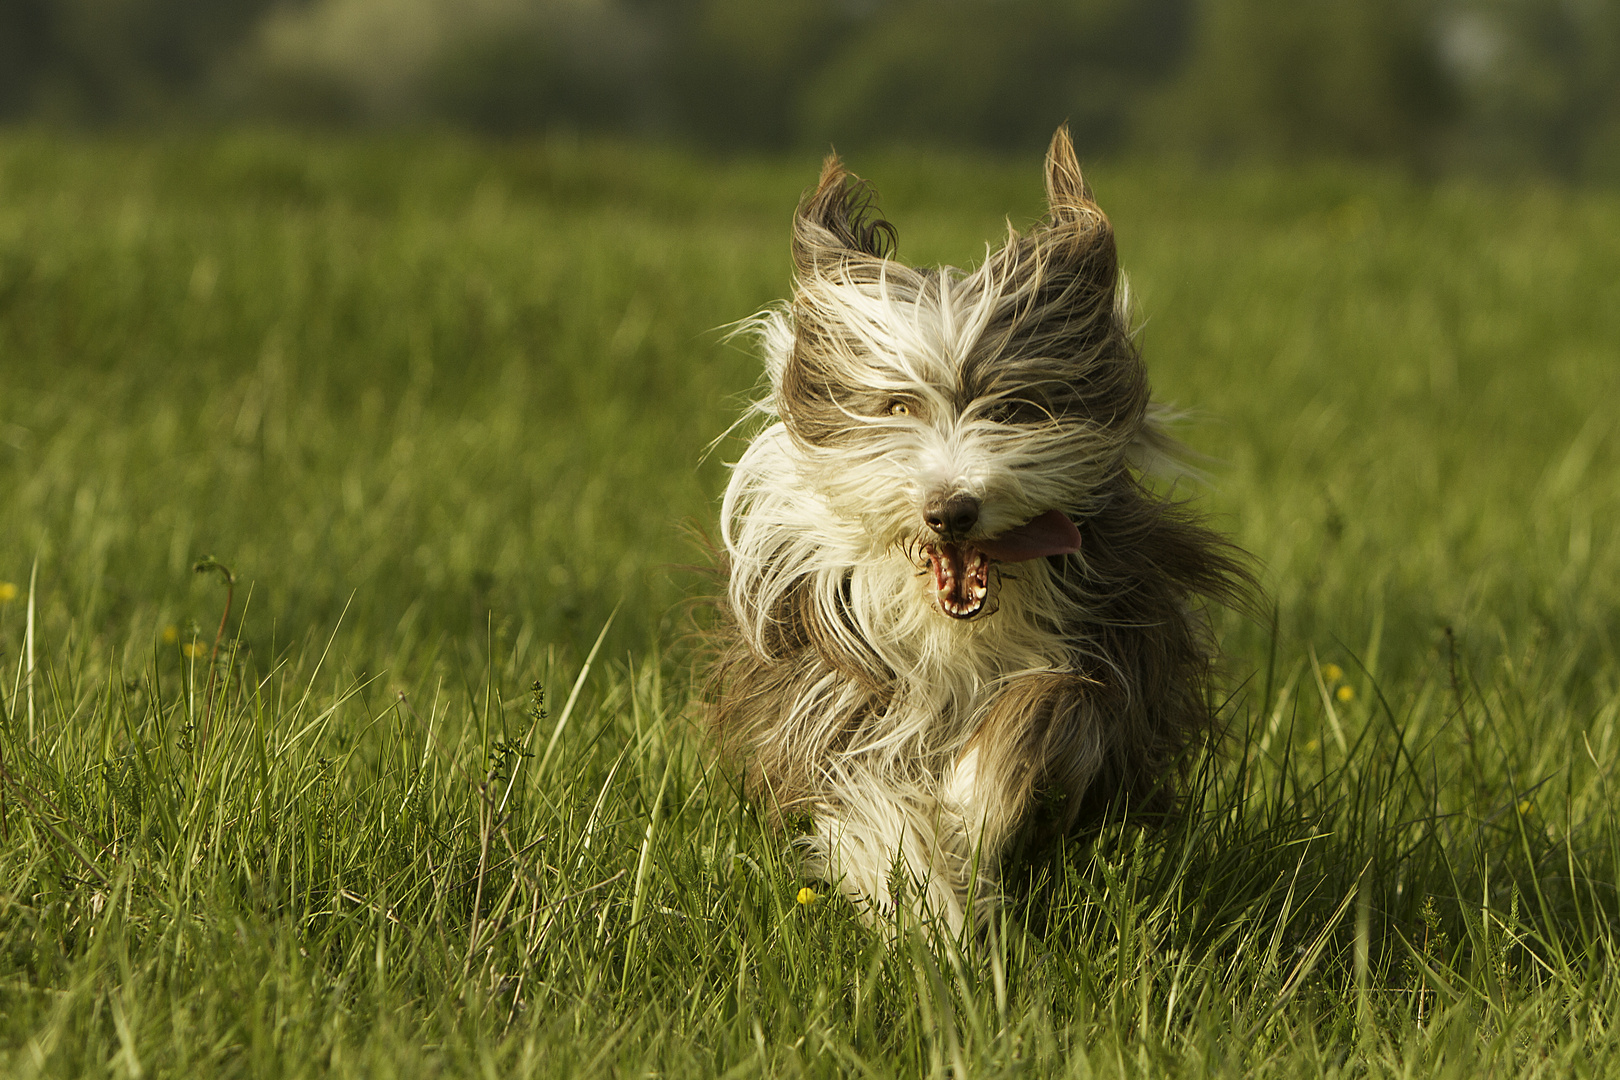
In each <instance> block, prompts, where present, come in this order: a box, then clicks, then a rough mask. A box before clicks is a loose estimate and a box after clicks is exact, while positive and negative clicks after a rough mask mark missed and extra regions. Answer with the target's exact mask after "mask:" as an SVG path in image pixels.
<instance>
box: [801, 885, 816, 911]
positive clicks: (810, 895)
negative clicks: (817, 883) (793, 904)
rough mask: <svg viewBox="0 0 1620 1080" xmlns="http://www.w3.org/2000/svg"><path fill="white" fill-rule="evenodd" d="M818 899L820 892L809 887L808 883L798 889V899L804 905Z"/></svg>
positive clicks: (806, 905) (807, 905)
mask: <svg viewBox="0 0 1620 1080" xmlns="http://www.w3.org/2000/svg"><path fill="white" fill-rule="evenodd" d="M820 899H821V894H820V893H818V892H816V890H814V889H812V888H810V887H809V886H808V885H807V886H805V887H804V888H802V889H800V890H799V896H798V901H799V903H801V904H803V905H804V906H805V907H809V906H810V905H811V904H813V903H815V902H816V901H817V900H820Z"/></svg>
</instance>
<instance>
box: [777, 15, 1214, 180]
mask: <svg viewBox="0 0 1620 1080" xmlns="http://www.w3.org/2000/svg"><path fill="white" fill-rule="evenodd" d="M1188 14H1189V3H1188V2H1187V0H908V2H898V3H891V4H888V5H885V6H883V7H881V8H879V9H878V10H877V11H876V13H875V14H873V15H872V16H871V17H870V18H869V20H868V21H867V22H866V23H865V24H864V25H863V26H861V27H860V32H859V33H857V34H855V35H853V36H852V37H851V38H850V40H849V41H848V43H847V44H846V45H845V47H844V48H843V49H841V50H840V51H839V53H838V54H837V55H836V56H835V57H834V59H833V60H832V61H831V62H830V63H829V64H828V65H827V66H826V67H825V68H823V69H822V71H821V72H820V73H819V74H818V75H817V77H816V79H815V80H814V81H813V82H812V83H811V84H810V85H809V86H808V87H807V88H806V91H805V94H804V98H803V101H802V103H801V113H802V116H803V118H804V121H803V122H804V128H805V131H806V133H807V134H808V135H809V136H810V137H812V138H814V139H816V140H817V141H822V140H831V141H835V142H837V143H838V144H839V145H841V146H842V145H856V144H860V143H874V142H882V143H892V142H895V141H901V142H926V143H944V144H958V145H964V144H966V145H977V146H988V147H1013V146H1017V147H1028V146H1034V145H1040V144H1042V143H1044V141H1045V140H1046V139H1047V138H1050V137H1051V133H1052V129H1053V128H1054V127H1055V126H1056V125H1057V124H1058V123H1060V122H1062V121H1064V120H1068V121H1069V122H1070V124H1071V127H1072V129H1073V133H1074V137H1075V141H1076V143H1077V144H1078V145H1079V146H1080V147H1081V148H1082V150H1088V149H1089V150H1098V149H1111V148H1116V147H1119V146H1121V145H1123V144H1124V143H1125V141H1126V140H1127V138H1128V137H1129V135H1130V130H1131V114H1132V107H1133V105H1134V103H1135V101H1136V99H1137V98H1138V97H1140V96H1141V94H1142V93H1143V92H1144V91H1145V90H1146V89H1148V88H1149V87H1152V86H1153V85H1155V83H1157V82H1158V81H1160V80H1162V79H1163V78H1165V77H1166V75H1168V74H1169V73H1170V72H1172V71H1173V70H1174V69H1175V65H1176V62H1177V60H1178V59H1179V57H1180V54H1181V52H1182V49H1183V46H1184V42H1185V38H1186V31H1187V26H1188Z"/></svg>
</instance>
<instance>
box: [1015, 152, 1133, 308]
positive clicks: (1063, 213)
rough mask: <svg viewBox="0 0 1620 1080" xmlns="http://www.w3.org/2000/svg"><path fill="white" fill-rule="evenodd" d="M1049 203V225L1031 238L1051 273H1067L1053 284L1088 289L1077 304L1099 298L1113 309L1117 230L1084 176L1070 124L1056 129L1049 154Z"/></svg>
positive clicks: (1116, 270) (1056, 278)
mask: <svg viewBox="0 0 1620 1080" xmlns="http://www.w3.org/2000/svg"><path fill="white" fill-rule="evenodd" d="M1046 201H1047V206H1048V212H1047V216H1046V220H1045V221H1044V222H1042V224H1041V225H1040V227H1039V228H1037V229H1036V230H1035V232H1034V234H1033V237H1032V238H1033V239H1034V240H1035V242H1036V246H1037V248H1038V249H1040V251H1041V253H1042V256H1043V258H1042V261H1043V262H1045V263H1046V264H1047V265H1046V267H1045V270H1046V272H1051V271H1054V270H1057V269H1058V268H1062V271H1061V272H1059V273H1058V274H1057V275H1056V276H1055V278H1054V281H1053V282H1052V284H1054V285H1059V284H1060V283H1061V282H1062V281H1063V280H1064V279H1065V278H1067V279H1068V280H1070V281H1071V282H1084V283H1087V287H1086V288H1084V289H1082V290H1081V292H1080V293H1079V294H1075V298H1076V299H1078V298H1079V297H1080V296H1081V295H1084V296H1087V298H1088V302H1089V301H1092V300H1095V299H1096V298H1098V297H1100V298H1102V299H1103V300H1104V301H1105V306H1106V307H1111V306H1112V303H1113V294H1114V286H1115V283H1116V280H1117V278H1118V276H1119V267H1118V263H1117V261H1116V259H1117V256H1116V252H1115V248H1114V227H1113V225H1111V224H1110V223H1109V221H1108V215H1107V214H1105V213H1103V212H1102V208H1101V207H1099V206H1098V205H1097V203H1096V200H1095V198H1094V197H1093V196H1092V193H1091V185H1090V184H1088V183H1086V180H1085V177H1084V176H1082V175H1081V174H1080V162H1079V160H1078V159H1077V158H1076V157H1075V155H1074V143H1073V141H1072V140H1070V138H1069V125H1068V124H1064V125H1063V126H1062V127H1060V128H1058V129H1057V131H1056V133H1054V134H1053V136H1052V145H1051V147H1050V148H1049V149H1048V150H1047V151H1046ZM1060 287H1061V288H1062V289H1063V290H1064V291H1065V292H1066V293H1068V292H1070V291H1071V290H1072V285H1060Z"/></svg>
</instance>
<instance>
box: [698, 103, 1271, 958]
mask: <svg viewBox="0 0 1620 1080" xmlns="http://www.w3.org/2000/svg"><path fill="white" fill-rule="evenodd" d="M1046 191H1047V199H1048V203H1049V212H1048V214H1047V216H1046V218H1045V219H1043V220H1042V221H1041V222H1040V223H1039V224H1038V225H1036V226H1035V227H1034V228H1033V229H1032V230H1030V231H1029V232H1027V233H1019V232H1017V231H1011V230H1010V231H1009V235H1008V237H1007V240H1006V242H1005V244H1004V245H1003V246H1002V247H1001V248H1000V249H999V250H997V251H994V252H991V253H988V255H987V258H986V259H985V261H984V263H983V264H982V265H980V266H979V267H977V268H976V269H974V270H972V271H967V272H964V271H960V270H956V269H953V268H950V267H939V268H926V269H924V268H913V267H910V266H907V265H905V264H903V263H900V262H898V261H896V260H895V258H894V257H893V254H894V247H895V233H894V230H893V228H892V227H891V226H890V225H889V224H888V223H887V222H885V221H882V220H880V219H878V218H877V217H876V216H875V212H874V208H873V203H872V196H871V193H870V191H869V189H868V188H867V187H866V185H865V184H864V183H863V182H861V181H859V180H858V179H856V178H854V177H852V176H850V174H849V173H847V172H846V171H845V169H844V167H843V165H842V164H841V163H840V161H839V160H838V158H837V157H836V156H832V157H829V158H828V159H827V162H826V165H825V167H824V168H823V170H822V173H821V179H820V182H819V183H818V184H817V186H816V188H815V190H814V191H813V192H812V193H810V194H809V195H807V196H806V197H805V199H804V200H803V202H802V203H801V205H800V207H799V209H798V213H797V215H796V217H795V220H794V226H793V265H794V270H795V287H794V292H793V298H792V300H791V301H790V302H789V303H787V304H784V305H782V306H780V307H777V308H773V309H771V310H768V311H766V312H764V313H762V314H760V315H758V316H756V317H755V319H754V320H752V321H751V323H750V324H749V325H750V327H751V328H752V330H753V331H754V332H755V333H756V334H757V337H758V340H759V342H760V344H761V346H762V351H763V353H764V359H765V366H766V372H767V374H768V376H769V384H770V389H769V392H768V393H767V394H766V395H765V397H764V398H763V400H761V401H759V402H758V403H757V404H756V405H755V406H754V411H755V412H756V413H757V414H758V416H759V417H760V418H761V420H762V423H763V429H762V430H760V431H759V433H758V434H757V435H756V436H755V437H754V439H753V440H752V442H751V444H750V445H749V447H748V449H747V451H746V452H745V453H744V454H743V456H742V459H741V460H740V461H738V462H737V463H736V465H735V467H734V471H733V474H732V477H731V481H730V484H729V486H728V487H727V490H726V494H725V501H724V505H723V510H722V522H721V533H722V537H723V540H724V544H725V559H726V564H727V573H728V577H729V581H728V589H727V594H726V602H725V605H724V606H725V610H726V615H727V618H726V619H725V620H724V630H723V632H722V643H721V644H722V649H721V657H720V660H719V662H718V663H717V665H716V667H715V670H714V692H713V696H714V702H713V710H712V714H711V724H712V728H713V732H714V734H715V736H716V738H717V740H718V741H719V743H720V745H721V746H722V748H723V750H724V751H725V752H727V753H728V754H729V755H731V756H732V757H733V758H734V760H735V761H736V762H737V763H738V764H740V765H741V766H742V768H743V769H744V772H745V776H746V779H747V784H748V787H749V790H750V792H751V793H752V794H753V795H754V796H755V797H757V798H759V799H761V800H762V801H764V802H766V803H768V804H769V805H770V806H771V807H773V808H774V809H775V810H776V811H778V812H780V813H784V814H807V815H808V816H809V817H810V819H811V820H812V822H813V828H812V832H811V833H810V834H809V835H808V836H806V837H804V838H803V839H802V841H801V843H802V844H803V847H804V849H805V854H806V856H807V869H808V870H809V872H811V873H812V874H815V875H819V876H823V877H825V878H826V879H828V880H830V881H835V882H838V883H839V886H840V887H841V888H842V890H843V891H844V892H845V893H846V894H847V895H848V896H849V897H850V898H851V899H852V900H853V901H855V902H856V903H857V904H859V905H862V906H863V907H864V908H865V909H866V910H868V911H870V912H871V913H872V915H873V917H874V918H875V917H876V916H877V915H878V914H879V913H881V912H885V911H888V910H890V909H891V908H892V906H893V904H894V901H895V896H894V895H893V894H892V893H891V883H892V882H893V881H894V878H893V875H892V872H893V871H894V870H896V869H903V871H904V872H905V874H906V875H907V876H908V877H909V878H910V880H911V882H912V886H911V888H910V889H909V890H908V892H909V895H910V897H911V901H910V902H911V903H912V904H914V905H915V906H916V907H917V909H918V910H919V911H921V912H924V913H927V914H930V915H932V916H935V917H939V918H943V919H944V920H945V921H946V923H947V924H948V925H949V926H950V927H951V928H952V929H953V930H960V928H961V927H962V926H964V925H965V924H967V923H969V922H971V921H972V920H973V918H974V917H975V916H978V917H981V918H982V916H983V915H984V914H985V913H986V912H987V911H988V910H990V908H991V906H992V904H993V903H994V899H995V897H996V894H997V888H998V870H999V864H1000V860H1001V857H1002V855H1003V853H1004V851H1005V850H1006V849H1007V847H1008V845H1009V844H1010V843H1011V842H1012V841H1013V840H1014V839H1016V838H1018V837H1019V835H1020V834H1021V833H1024V832H1027V831H1029V830H1031V829H1033V828H1037V827H1040V828H1045V829H1055V830H1058V831H1065V830H1069V829H1071V828H1073V827H1074V826H1075V825H1076V823H1077V821H1078V820H1079V819H1080V818H1081V815H1082V810H1083V808H1085V807H1087V806H1089V805H1095V804H1097V803H1098V802H1099V801H1106V800H1108V799H1111V798H1116V797H1118V798H1123V799H1124V800H1125V805H1127V806H1128V807H1129V808H1130V809H1131V810H1133V811H1135V810H1140V809H1145V808H1150V807H1158V808H1163V807H1165V806H1167V805H1169V804H1170V803H1171V802H1172V801H1173V799H1174V794H1175V788H1176V783H1177V780H1178V777H1179V774H1180V770H1181V768H1182V764H1183V762H1184V761H1185V759H1186V757H1187V754H1188V752H1189V751H1190V750H1193V749H1196V748H1197V747H1198V746H1199V745H1200V744H1201V743H1202V742H1204V741H1205V740H1206V738H1207V736H1208V733H1209V731H1210V728H1211V712H1210V707H1209V704H1208V693H1207V689H1208V687H1207V683H1208V678H1209V673H1210V668H1211V662H1212V653H1211V645H1210V642H1209V641H1208V639H1207V635H1206V633H1205V631H1204V627H1203V622H1202V620H1201V616H1200V604H1201V602H1202V600H1203V599H1204V598H1217V599H1223V600H1231V599H1235V598H1238V597H1239V596H1240V594H1241V592H1242V590H1243V587H1244V583H1245V582H1246V580H1247V578H1246V575H1245V573H1244V571H1243V569H1242V567H1241V564H1240V563H1239V562H1238V561H1237V557H1236V555H1237V553H1236V552H1235V551H1234V550H1233V549H1232V548H1230V547H1229V546H1228V545H1227V544H1226V543H1225V542H1224V541H1223V540H1222V539H1221V538H1219V537H1218V536H1216V535H1215V534H1214V533H1212V532H1210V531H1208V530H1206V529H1205V528H1203V527H1201V526H1200V525H1199V524H1197V522H1196V521H1195V520H1194V519H1193V518H1192V517H1191V516H1190V515H1189V513H1188V511H1187V510H1186V509H1185V508H1184V507H1183V506H1182V505H1181V504H1179V503H1177V502H1175V501H1172V500H1170V499H1168V498H1167V497H1165V496H1163V495H1161V494H1157V493H1155V492H1154V491H1153V490H1152V489H1150V488H1149V487H1148V486H1146V485H1145V484H1144V482H1143V480H1142V477H1141V474H1140V471H1139V470H1140V468H1141V466H1142V463H1143V461H1144V460H1146V459H1147V458H1150V457H1153V456H1156V455H1157V453H1158V451H1160V450H1162V449H1163V448H1164V447H1166V446H1167V445H1168V444H1167V442H1166V440H1165V439H1164V438H1163V437H1162V436H1161V435H1160V434H1159V432H1158V431H1157V429H1156V428H1155V426H1154V424H1153V422H1152V419H1151V417H1152V412H1151V410H1150V405H1149V395H1148V382H1147V376H1146V373H1145V371H1144V369H1143V365H1142V362H1141V358H1140V357H1139V355H1138V353H1137V350H1136V347H1135V345H1134V344H1133V341H1132V337H1131V327H1130V317H1129V313H1128V310H1127V309H1128V300H1127V297H1126V294H1125V287H1124V283H1123V281H1122V280H1121V277H1120V274H1119V270H1118V267H1117V264H1116V259H1115V249H1114V236H1113V231H1112V228H1111V227H1110V225H1109V222H1108V219H1107V217H1105V216H1104V214H1103V212H1102V211H1101V210H1100V209H1098V207H1097V205H1096V203H1095V202H1094V201H1093V199H1092V193H1091V190H1090V188H1089V187H1088V186H1087V184H1086V183H1085V181H1084V180H1083V179H1082V178H1081V173H1080V168H1079V165H1078V163H1077V162H1076V159H1075V155H1074V150H1073V147H1072V145H1071V144H1070V141H1069V136H1068V132H1067V130H1066V129H1059V131H1058V132H1057V134H1056V136H1055V137H1054V138H1053V140H1052V146H1051V150H1050V152H1049V153H1048V156H1047V163H1046ZM1070 523H1072V525H1071V524H1070ZM1037 819H1039V820H1038V821H1037Z"/></svg>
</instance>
